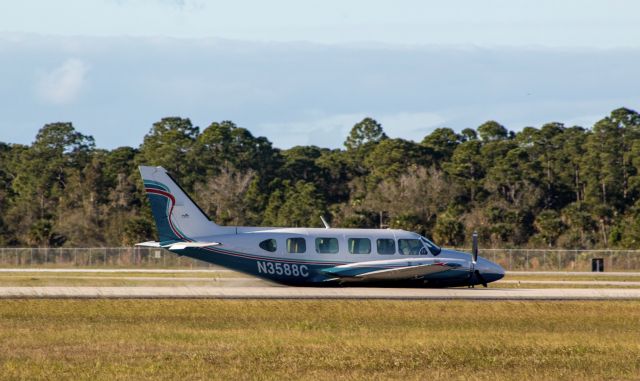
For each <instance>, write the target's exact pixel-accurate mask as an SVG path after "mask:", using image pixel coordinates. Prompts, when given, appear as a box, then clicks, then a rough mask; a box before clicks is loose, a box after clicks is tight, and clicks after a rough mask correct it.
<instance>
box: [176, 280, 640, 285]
mask: <svg viewBox="0 0 640 381" xmlns="http://www.w3.org/2000/svg"><path fill="white" fill-rule="evenodd" d="M172 279H176V278H172ZM178 279H179V278H178ZM500 283H505V284H551V285H557V286H560V285H565V286H571V285H576V286H628V287H631V286H633V287H640V282H637V281H635V280H634V281H624V280H622V281H621V280H508V279H507V280H499V281H497V282H496V283H495V284H496V285H497V286H498V287H499V285H500Z"/></svg>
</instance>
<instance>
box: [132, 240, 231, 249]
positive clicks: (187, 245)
mask: <svg viewBox="0 0 640 381" xmlns="http://www.w3.org/2000/svg"><path fill="white" fill-rule="evenodd" d="M218 245H221V243H220V242H176V243H170V244H167V245H161V244H160V242H156V241H147V242H142V243H136V246H140V247H161V248H163V249H167V250H184V249H187V248H190V247H193V248H202V247H209V246H218Z"/></svg>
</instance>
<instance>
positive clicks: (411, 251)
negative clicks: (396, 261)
mask: <svg viewBox="0 0 640 381" xmlns="http://www.w3.org/2000/svg"><path fill="white" fill-rule="evenodd" d="M398 249H399V251H400V254H403V255H421V254H427V250H426V249H425V248H424V246H422V242H420V240H419V239H399V240H398Z"/></svg>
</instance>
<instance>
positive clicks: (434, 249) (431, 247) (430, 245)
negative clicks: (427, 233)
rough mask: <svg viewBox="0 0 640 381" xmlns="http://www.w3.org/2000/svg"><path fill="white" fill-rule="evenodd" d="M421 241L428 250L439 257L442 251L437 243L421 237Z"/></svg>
mask: <svg viewBox="0 0 640 381" xmlns="http://www.w3.org/2000/svg"><path fill="white" fill-rule="evenodd" d="M420 239H421V240H422V242H423V243H424V244H425V245H426V246H427V248H429V251H430V252H431V254H433V255H438V254H440V252H441V251H442V249H441V248H440V246H438V245H436V244H435V243H433V242H431V241H429V240H428V239H427V238H425V237H423V236H420Z"/></svg>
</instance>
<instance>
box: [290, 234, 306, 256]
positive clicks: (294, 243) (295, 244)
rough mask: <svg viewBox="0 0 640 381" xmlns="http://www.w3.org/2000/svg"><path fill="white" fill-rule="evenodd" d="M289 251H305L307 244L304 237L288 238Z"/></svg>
mask: <svg viewBox="0 0 640 381" xmlns="http://www.w3.org/2000/svg"><path fill="white" fill-rule="evenodd" d="M287 251H288V252H289V253H304V252H305V251H307V244H306V242H305V240H304V238H287Z"/></svg>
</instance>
